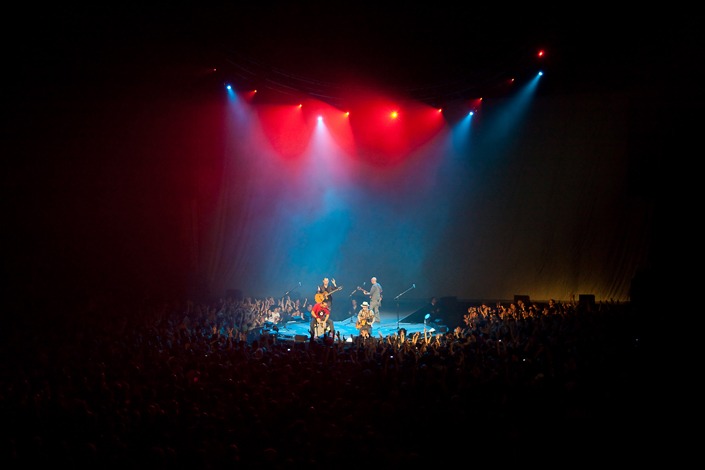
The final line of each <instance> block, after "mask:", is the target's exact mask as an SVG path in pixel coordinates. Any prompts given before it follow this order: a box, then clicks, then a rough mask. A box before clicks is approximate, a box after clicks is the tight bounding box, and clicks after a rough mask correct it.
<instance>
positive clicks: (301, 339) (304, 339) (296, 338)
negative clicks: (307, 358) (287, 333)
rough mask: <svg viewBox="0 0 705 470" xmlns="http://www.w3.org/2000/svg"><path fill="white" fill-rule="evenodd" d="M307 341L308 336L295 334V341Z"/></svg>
mask: <svg viewBox="0 0 705 470" xmlns="http://www.w3.org/2000/svg"><path fill="white" fill-rule="evenodd" d="M306 341H308V336H306V335H294V343H305V342H306Z"/></svg>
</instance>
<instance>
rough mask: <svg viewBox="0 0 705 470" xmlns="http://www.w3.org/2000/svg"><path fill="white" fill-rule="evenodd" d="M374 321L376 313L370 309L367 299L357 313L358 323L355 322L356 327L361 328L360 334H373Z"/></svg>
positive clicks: (366, 336) (363, 335)
mask: <svg viewBox="0 0 705 470" xmlns="http://www.w3.org/2000/svg"><path fill="white" fill-rule="evenodd" d="M374 322H375V314H374V312H373V311H372V310H370V303H369V302H367V301H364V302H362V308H361V309H360V312H359V313H358V314H357V323H355V328H357V329H358V330H360V336H362V337H363V338H369V337H370V336H371V335H372V325H373V324H374Z"/></svg>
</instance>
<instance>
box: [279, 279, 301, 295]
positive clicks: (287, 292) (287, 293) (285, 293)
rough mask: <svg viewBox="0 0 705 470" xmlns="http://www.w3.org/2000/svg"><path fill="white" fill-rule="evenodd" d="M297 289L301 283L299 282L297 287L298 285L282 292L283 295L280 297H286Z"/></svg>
mask: <svg viewBox="0 0 705 470" xmlns="http://www.w3.org/2000/svg"><path fill="white" fill-rule="evenodd" d="M297 287H301V281H299V285H298V286H294V287H292V288H291V289H289V290H288V291H286V292H284V295H282V297H286V296H287V295H289V292H291V291H292V290H294V289H296V288H297Z"/></svg>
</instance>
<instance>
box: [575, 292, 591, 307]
mask: <svg viewBox="0 0 705 470" xmlns="http://www.w3.org/2000/svg"><path fill="white" fill-rule="evenodd" d="M578 305H580V306H582V307H594V306H595V294H580V295H579V296H578Z"/></svg>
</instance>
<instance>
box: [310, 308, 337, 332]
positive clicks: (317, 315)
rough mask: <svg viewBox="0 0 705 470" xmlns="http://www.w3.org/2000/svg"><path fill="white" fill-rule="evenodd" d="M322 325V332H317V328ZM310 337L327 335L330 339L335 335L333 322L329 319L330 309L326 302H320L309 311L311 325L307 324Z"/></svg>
mask: <svg viewBox="0 0 705 470" xmlns="http://www.w3.org/2000/svg"><path fill="white" fill-rule="evenodd" d="M319 325H323V326H324V329H323V332H322V333H321V332H319V334H316V333H317V331H318V328H317V327H318V326H319ZM309 328H310V331H311V336H312V337H314V338H315V337H320V336H324V335H329V336H330V337H331V338H332V337H334V335H335V325H334V324H333V320H332V319H331V318H330V309H329V308H328V301H327V300H322V301H321V302H318V303H317V304H316V305H314V306H313V308H312V309H311V323H310V324H309Z"/></svg>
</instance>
